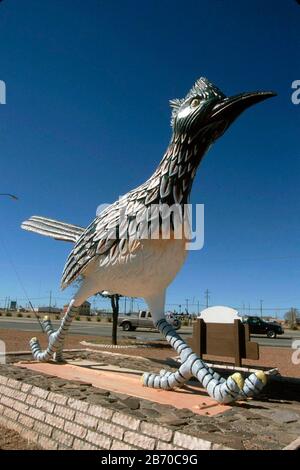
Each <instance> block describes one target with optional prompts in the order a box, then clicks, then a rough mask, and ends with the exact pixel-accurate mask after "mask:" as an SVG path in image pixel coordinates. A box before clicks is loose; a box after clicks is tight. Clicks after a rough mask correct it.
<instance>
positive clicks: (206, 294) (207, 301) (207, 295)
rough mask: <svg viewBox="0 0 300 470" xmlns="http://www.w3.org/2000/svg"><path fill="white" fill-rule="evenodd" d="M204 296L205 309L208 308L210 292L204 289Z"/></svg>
mask: <svg viewBox="0 0 300 470" xmlns="http://www.w3.org/2000/svg"><path fill="white" fill-rule="evenodd" d="M204 295H205V300H206V302H205V303H206V308H208V306H209V298H210V291H209V290H208V289H206V291H205V292H204Z"/></svg>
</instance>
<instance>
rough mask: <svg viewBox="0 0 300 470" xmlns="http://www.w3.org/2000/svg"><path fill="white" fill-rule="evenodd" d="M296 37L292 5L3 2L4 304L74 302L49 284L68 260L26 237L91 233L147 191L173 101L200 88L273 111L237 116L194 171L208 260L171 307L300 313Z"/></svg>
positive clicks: (296, 11)
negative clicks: (98, 220)
mask: <svg viewBox="0 0 300 470" xmlns="http://www.w3.org/2000/svg"><path fill="white" fill-rule="evenodd" d="M299 21H300V7H299V5H298V4H297V3H296V1H293V0H285V1H274V0H264V2H261V1H259V0H253V1H252V2H249V1H239V2H238V1H233V0H226V1H223V0H214V1H210V2H207V1H202V0H198V1H191V0H186V1H184V2H183V1H174V0H173V1H163V2H161V1H160V2H159V1H154V0H149V1H147V2H137V1H135V0H132V1H129V0H123V1H119V0H114V1H113V2H105V1H101V0H88V1H86V2H82V1H79V0H62V1H58V0H44V1H43V2H40V1H39V0H26V1H23V2H20V1H18V0H5V1H4V2H3V3H2V2H1V4H0V59H1V60H0V80H4V81H5V82H6V86H7V104H6V105H0V159H1V187H0V192H13V193H16V194H17V195H18V196H19V197H20V200H19V201H18V202H13V201H10V200H5V199H4V198H1V200H0V216H1V219H0V220H1V233H0V299H4V298H5V297H6V296H10V297H11V298H16V297H17V298H18V299H21V298H24V296H25V294H24V289H25V290H26V292H27V293H28V295H29V296H30V298H32V299H34V300H33V303H34V304H38V303H45V302H46V299H47V296H48V295H49V291H50V290H52V291H53V298H55V299H56V301H57V303H63V302H64V301H67V300H68V298H70V296H71V294H72V291H73V288H70V289H68V290H66V291H64V292H60V290H59V284H60V275H61V271H62V268H63V265H64V262H65V258H66V256H67V254H68V252H69V250H70V249H71V245H69V244H63V243H59V242H55V241H53V240H50V239H47V238H43V237H39V236H37V235H34V234H30V233H27V232H23V231H22V230H21V229H20V228H19V226H20V223H21V221H22V220H24V219H26V218H27V217H29V216H30V215H45V216H49V217H53V218H57V219H62V220H65V221H68V222H71V223H72V222H73V223H76V224H78V225H82V226H86V225H88V223H89V222H90V221H91V220H92V218H93V217H94V215H95V211H96V207H97V205H98V204H100V203H102V202H113V201H114V200H115V199H116V198H117V197H118V196H119V194H124V193H125V192H127V191H128V190H129V189H131V188H133V187H135V186H137V185H138V184H140V183H142V182H143V181H144V180H145V179H146V178H147V177H148V176H149V175H150V174H151V173H152V172H153V170H154V169H155V166H156V165H157V163H158V162H159V160H160V158H161V156H162V154H163V152H164V150H165V148H166V146H167V144H168V141H169V138H170V125H169V121H170V109H169V106H168V100H169V99H171V98H176V97H182V96H184V95H185V93H186V92H187V91H188V89H189V88H190V86H191V85H192V84H193V82H194V81H195V80H196V79H197V78H198V77H200V76H207V77H208V78H209V79H210V80H211V81H213V82H214V83H216V84H217V85H218V86H219V87H220V88H221V89H222V91H223V92H225V93H226V94H228V95H229V94H235V93H238V92H241V91H252V90H256V89H262V90H274V91H276V92H277V93H278V97H277V98H274V99H272V100H268V101H266V102H264V103H262V104H260V105H257V106H255V107H253V108H251V109H250V110H248V111H247V112H246V113H245V114H243V115H242V116H241V117H240V118H239V120H238V121H237V122H236V123H235V124H234V125H233V126H232V127H231V128H230V130H229V131H228V132H227V133H226V134H225V135H224V136H223V137H222V138H221V139H220V140H219V141H218V142H217V143H216V144H215V145H214V147H213V148H212V149H211V150H210V152H209V153H208V155H207V156H206V158H205V160H204V162H203V164H202V165H201V167H200V168H199V171H198V174H197V178H196V181H195V183H194V187H193V192H192V202H193V203H204V204H205V246H204V248H203V249H202V250H201V251H198V252H196V251H194V252H191V253H190V255H189V258H188V260H187V262H186V264H185V266H184V267H183V269H182V271H181V272H180V274H179V275H178V277H177V278H176V280H175V281H174V282H173V284H172V285H171V286H170V288H169V291H168V303H170V304H176V303H177V304H179V303H180V304H182V305H184V304H185V299H187V298H188V299H189V303H192V302H194V303H195V302H197V301H199V302H200V304H201V303H204V291H205V289H207V288H208V289H209V290H210V291H211V303H212V304H228V305H237V306H241V305H242V304H243V303H245V305H246V307H247V309H248V305H249V304H250V305H251V307H258V306H259V302H260V299H263V300H264V306H265V307H278V308H285V307H289V306H292V305H294V306H299V307H300V298H299V275H300V247H299V238H300V222H299V209H300V202H299V201H300V199H299V174H300V172H299V170H300V163H299V162H300V158H299V157H300V150H299V129H300V127H299V125H300V105H298V106H296V105H293V104H292V102H291V93H292V89H291V83H292V81H294V80H297V79H300V67H299V65H300V64H299V48H300V37H299ZM21 285H22V286H23V287H22V286H21ZM38 298H41V300H40V301H39V300H37V299H38ZM20 303H25V301H20ZM1 304H3V300H0V305H1ZM278 312H280V311H279V310H278Z"/></svg>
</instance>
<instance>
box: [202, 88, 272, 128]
mask: <svg viewBox="0 0 300 470" xmlns="http://www.w3.org/2000/svg"><path fill="white" fill-rule="evenodd" d="M272 96H276V93H273V92H272V91H255V92H250V93H241V94H240V95H236V96H231V97H229V98H224V99H223V100H222V101H220V102H219V103H217V104H216V105H215V106H214V107H213V109H212V111H211V115H210V119H216V120H224V121H227V122H228V123H229V124H231V123H232V122H233V121H234V120H235V119H236V118H237V117H238V116H239V115H240V114H241V113H242V112H243V111H245V109H247V108H249V107H250V106H252V105H254V104H256V103H260V102H261V101H264V100H266V99H268V98H272Z"/></svg>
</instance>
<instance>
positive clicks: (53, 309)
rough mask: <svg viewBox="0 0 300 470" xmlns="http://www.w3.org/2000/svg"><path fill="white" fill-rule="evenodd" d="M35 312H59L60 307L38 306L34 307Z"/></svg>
mask: <svg viewBox="0 0 300 470" xmlns="http://www.w3.org/2000/svg"><path fill="white" fill-rule="evenodd" d="M34 310H35V311H36V312H37V313H61V308H57V307H50V306H48V307H47V306H45V307H38V308H35V309H34Z"/></svg>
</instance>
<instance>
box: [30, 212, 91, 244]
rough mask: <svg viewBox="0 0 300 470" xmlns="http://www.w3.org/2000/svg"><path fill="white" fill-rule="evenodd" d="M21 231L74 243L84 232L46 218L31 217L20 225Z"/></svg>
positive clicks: (79, 228) (75, 227)
mask: <svg viewBox="0 0 300 470" xmlns="http://www.w3.org/2000/svg"><path fill="white" fill-rule="evenodd" d="M21 227H22V229H24V230H28V231H29V232H35V233H39V234H40V235H45V236H47V237H51V238H54V239H55V240H63V241H67V242H73V243H76V241H77V240H78V238H79V237H80V235H81V234H82V233H83V232H84V230H85V229H84V228H83V227H79V226H78V225H71V224H67V223H66V222H60V221H58V220H54V219H49V218H46V217H40V216H32V217H30V219H28V220H25V222H23V223H22V225H21Z"/></svg>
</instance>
